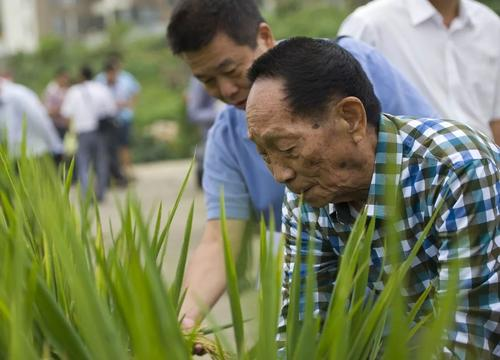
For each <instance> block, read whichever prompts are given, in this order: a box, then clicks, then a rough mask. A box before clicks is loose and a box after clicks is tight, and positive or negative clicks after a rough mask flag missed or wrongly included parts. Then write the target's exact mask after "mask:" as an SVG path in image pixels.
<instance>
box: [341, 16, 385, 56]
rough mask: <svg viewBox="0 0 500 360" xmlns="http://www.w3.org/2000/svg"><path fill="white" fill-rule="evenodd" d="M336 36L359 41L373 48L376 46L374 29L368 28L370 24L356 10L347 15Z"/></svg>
mask: <svg viewBox="0 0 500 360" xmlns="http://www.w3.org/2000/svg"><path fill="white" fill-rule="evenodd" d="M338 35H339V36H349V37H352V38H354V39H357V40H361V41H363V42H364V43H366V44H369V45H371V46H373V47H376V46H377V31H376V29H374V28H373V27H372V26H370V23H369V22H368V21H367V20H366V19H365V18H364V17H363V16H362V15H360V14H359V11H357V10H356V11H354V12H353V13H352V14H351V15H349V16H348V17H347V18H346V19H345V20H344V22H343V23H342V24H341V25H340V28H339V31H338Z"/></svg>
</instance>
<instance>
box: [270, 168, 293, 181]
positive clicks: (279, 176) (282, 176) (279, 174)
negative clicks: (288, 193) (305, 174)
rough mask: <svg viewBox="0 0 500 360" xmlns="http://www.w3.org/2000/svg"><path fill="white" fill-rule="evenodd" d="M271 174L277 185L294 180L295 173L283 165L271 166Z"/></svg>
mask: <svg viewBox="0 0 500 360" xmlns="http://www.w3.org/2000/svg"><path fill="white" fill-rule="evenodd" d="M272 173H273V176H274V178H275V179H276V181H277V182H279V183H287V182H288V181H290V180H293V179H294V178H295V171H294V170H293V169H292V168H290V167H288V166H286V165H283V164H274V165H273V166H272Z"/></svg>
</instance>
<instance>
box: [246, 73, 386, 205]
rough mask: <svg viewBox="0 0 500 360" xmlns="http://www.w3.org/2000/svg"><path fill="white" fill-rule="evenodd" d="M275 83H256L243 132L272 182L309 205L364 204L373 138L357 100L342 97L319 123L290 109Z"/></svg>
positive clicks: (374, 142) (373, 154)
mask: <svg viewBox="0 0 500 360" xmlns="http://www.w3.org/2000/svg"><path fill="white" fill-rule="evenodd" d="M284 99H285V93H284V91H283V81H282V80H280V79H258V80H257V81H256V82H255V84H254V85H253V87H252V89H251V91H250V94H249V97H248V101H247V119H248V132H249V136H250V138H251V139H252V140H253V141H254V142H255V143H256V145H257V148H258V150H259V152H260V154H261V155H262V157H263V158H264V161H265V162H266V164H267V165H268V167H269V169H270V170H271V173H272V174H273V176H274V178H275V179H276V180H277V181H278V182H280V183H283V184H285V185H286V186H287V187H288V188H289V189H290V190H291V191H293V192H294V193H297V194H303V196H304V201H306V202H307V203H309V204H311V205H312V206H314V207H321V206H325V205H327V204H328V203H342V202H349V203H351V204H352V205H353V206H354V207H356V208H361V206H362V205H363V204H364V203H365V202H366V198H367V195H368V189H369V187H370V182H371V178H372V175H373V166H374V161H375V148H376V144H377V135H376V131H375V129H374V128H373V127H372V126H370V125H368V124H367V120H366V113H365V110H364V107H363V105H362V103H361V101H360V100H359V99H357V98H355V97H346V98H343V99H341V100H340V101H338V102H337V103H335V104H332V106H330V108H329V109H328V110H327V111H326V113H325V114H323V115H322V116H321V118H318V119H312V118H306V117H298V116H294V115H293V114H292V113H291V112H290V111H289V105H288V104H287V103H286V100H284Z"/></svg>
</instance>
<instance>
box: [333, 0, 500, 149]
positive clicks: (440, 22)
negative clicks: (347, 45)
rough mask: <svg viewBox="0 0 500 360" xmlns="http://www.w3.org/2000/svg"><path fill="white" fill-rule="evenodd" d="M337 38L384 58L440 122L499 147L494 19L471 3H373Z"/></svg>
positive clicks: (499, 65) (499, 75)
mask: <svg viewBox="0 0 500 360" xmlns="http://www.w3.org/2000/svg"><path fill="white" fill-rule="evenodd" d="M339 35H347V36H351V37H353V38H355V39H358V40H362V41H365V42H366V43H368V44H370V45H372V46H373V47H375V48H377V49H378V50H379V51H380V52H381V53H382V54H384V55H385V56H386V57H387V58H388V59H389V60H390V61H391V62H392V63H393V64H394V65H395V66H396V67H397V68H398V69H399V70H400V71H401V72H402V73H403V74H404V75H406V76H407V77H408V78H409V79H410V81H411V82H412V83H413V84H414V85H415V86H416V87H417V88H419V90H420V91H421V92H422V93H423V94H424V95H425V96H426V97H427V99H429V101H431V104H432V105H433V106H434V108H436V109H437V110H438V111H439V112H440V116H441V117H444V118H450V119H456V120H459V121H462V122H464V123H466V124H467V125H469V126H471V127H472V128H474V129H476V130H479V131H481V132H483V133H484V134H486V135H488V136H490V137H491V138H492V139H493V140H494V141H495V142H496V143H497V144H500V40H499V39H500V18H499V17H498V15H496V14H495V13H494V12H493V11H492V10H491V9H489V8H488V7H487V6H485V5H483V4H481V3H479V2H477V1H474V0H378V1H372V2H370V3H368V4H367V5H364V6H361V7H360V8H358V9H357V10H356V11H354V12H353V13H352V14H351V15H350V16H349V17H348V18H347V19H346V20H345V21H344V23H343V24H342V26H341V27H340V30H339Z"/></svg>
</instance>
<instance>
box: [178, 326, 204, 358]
mask: <svg viewBox="0 0 500 360" xmlns="http://www.w3.org/2000/svg"><path fill="white" fill-rule="evenodd" d="M181 327H182V330H183V332H184V333H185V334H186V333H190V332H192V331H193V330H195V327H196V322H195V321H194V320H193V319H190V318H186V317H185V318H184V319H182V322H181ZM192 353H193V355H197V356H202V355H205V354H206V351H205V349H204V348H203V345H201V344H200V343H197V342H195V343H194V344H193V349H192Z"/></svg>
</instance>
